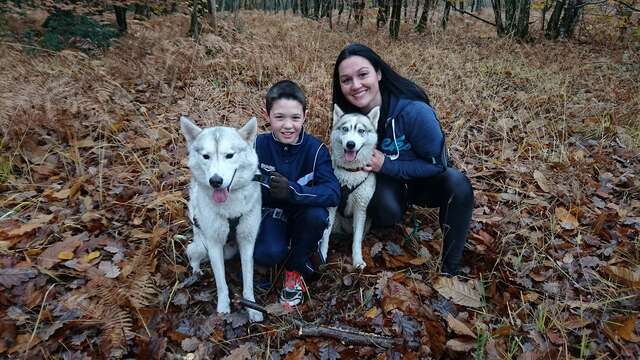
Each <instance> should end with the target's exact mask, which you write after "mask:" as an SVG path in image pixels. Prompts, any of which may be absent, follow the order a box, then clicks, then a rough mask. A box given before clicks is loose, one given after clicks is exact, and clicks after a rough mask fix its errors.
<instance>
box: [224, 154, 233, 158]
mask: <svg viewBox="0 0 640 360" xmlns="http://www.w3.org/2000/svg"><path fill="white" fill-rule="evenodd" d="M224 157H225V158H226V159H231V158H232V157H233V154H227V155H225V156H224Z"/></svg>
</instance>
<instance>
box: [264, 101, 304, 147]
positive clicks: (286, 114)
mask: <svg viewBox="0 0 640 360" xmlns="http://www.w3.org/2000/svg"><path fill="white" fill-rule="evenodd" d="M306 115H307V114H306V113H305V112H304V111H303V110H302V104H300V103H299V102H297V101H296V100H292V99H280V100H276V101H275V102H274V103H273V105H272V106H271V112H269V113H268V114H267V113H265V117H266V120H267V121H268V122H269V124H270V125H271V131H272V132H273V135H274V136H275V137H276V139H278V141H280V142H281V143H283V144H295V142H296V141H297V140H298V137H299V136H300V132H301V131H302V125H303V124H304V119H305V117H306Z"/></svg>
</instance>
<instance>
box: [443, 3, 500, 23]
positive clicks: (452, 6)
mask: <svg viewBox="0 0 640 360" xmlns="http://www.w3.org/2000/svg"><path fill="white" fill-rule="evenodd" d="M447 2H448V3H449V6H451V8H452V9H453V10H455V11H457V12H459V13H461V14H466V15H469V16H471V17H472V18H474V19H478V20H480V21H482V22H483V23H485V24H489V25H491V26H496V24H494V23H492V22H491V21H489V20H485V19H483V18H481V17H479V16H477V15H474V14H472V13H470V12H468V11H465V10H462V9H458V8H457V7H456V6H455V5H454V4H453V3H452V2H450V1H447Z"/></svg>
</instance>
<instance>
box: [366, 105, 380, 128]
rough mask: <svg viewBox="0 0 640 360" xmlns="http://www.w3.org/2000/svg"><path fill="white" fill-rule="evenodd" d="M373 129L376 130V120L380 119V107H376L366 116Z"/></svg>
mask: <svg viewBox="0 0 640 360" xmlns="http://www.w3.org/2000/svg"><path fill="white" fill-rule="evenodd" d="M367 117H368V118H369V121H371V125H373V128H374V129H376V130H378V119H380V106H376V107H374V108H373V109H371V111H369V113H368V114H367Z"/></svg>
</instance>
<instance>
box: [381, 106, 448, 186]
mask: <svg viewBox="0 0 640 360" xmlns="http://www.w3.org/2000/svg"><path fill="white" fill-rule="evenodd" d="M388 114H389V115H388V116H387V118H386V119H385V120H384V131H383V132H382V134H383V136H382V137H381V138H380V139H379V140H378V148H379V149H380V151H382V152H383V153H384V154H385V155H386V156H385V159H384V163H383V164H382V169H380V173H381V174H385V175H389V176H394V177H398V178H401V179H404V180H410V179H414V178H423V177H430V176H434V175H437V174H440V173H442V172H443V171H445V170H446V167H447V162H448V160H447V150H446V147H445V136H444V133H443V132H442V128H441V127H440V122H439V121H438V118H437V117H436V114H435V112H434V111H433V109H432V108H431V107H430V106H429V105H427V104H426V103H424V102H422V101H417V100H409V99H405V98H397V97H395V96H390V97H389V109H388Z"/></svg>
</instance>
